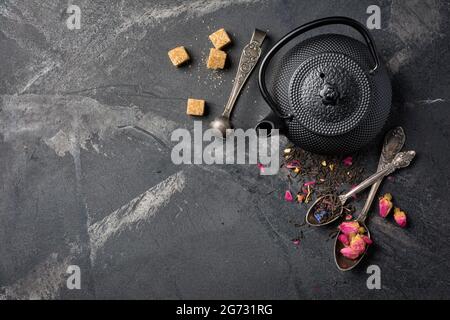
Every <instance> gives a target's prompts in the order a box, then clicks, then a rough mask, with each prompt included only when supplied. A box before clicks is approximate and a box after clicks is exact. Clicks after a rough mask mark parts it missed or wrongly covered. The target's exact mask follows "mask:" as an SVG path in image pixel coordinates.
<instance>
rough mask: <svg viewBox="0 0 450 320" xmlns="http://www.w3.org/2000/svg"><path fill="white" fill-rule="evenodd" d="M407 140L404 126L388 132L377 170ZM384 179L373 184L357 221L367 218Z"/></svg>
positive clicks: (383, 165)
mask: <svg viewBox="0 0 450 320" xmlns="http://www.w3.org/2000/svg"><path fill="white" fill-rule="evenodd" d="M405 140H406V136H405V132H404V131H403V128H402V127H396V128H394V129H392V130H391V131H389V132H388V133H387V134H386V136H385V137H384V143H383V149H382V150H381V156H380V161H379V162H378V168H377V171H379V170H382V169H383V168H384V167H386V166H387V165H388V164H389V163H390V162H391V161H392V160H393V159H394V157H395V155H396V154H397V153H399V152H400V151H401V150H402V148H403V145H404V144H405ZM382 181H383V178H381V179H379V180H378V181H377V182H375V183H374V184H373V185H372V188H371V189H370V192H369V195H368V196H367V199H366V203H365V204H364V207H363V208H362V210H361V213H360V214H359V216H358V218H357V219H356V220H357V221H359V222H364V221H365V220H366V218H367V214H368V213H369V209H370V207H371V206H372V202H373V199H375V195H376V194H377V191H378V188H379V187H380V185H381V182H382Z"/></svg>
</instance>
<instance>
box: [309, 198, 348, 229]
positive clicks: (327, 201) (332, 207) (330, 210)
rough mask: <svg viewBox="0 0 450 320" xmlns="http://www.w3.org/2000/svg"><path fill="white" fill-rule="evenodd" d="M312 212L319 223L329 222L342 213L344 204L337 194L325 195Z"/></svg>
mask: <svg viewBox="0 0 450 320" xmlns="http://www.w3.org/2000/svg"><path fill="white" fill-rule="evenodd" d="M312 212H313V216H314V218H315V219H316V221H317V222H318V223H327V222H328V221H331V220H333V219H334V218H335V217H336V216H338V215H340V214H341V213H342V204H341V202H340V201H339V197H338V196H337V195H329V196H325V197H323V198H322V199H321V200H319V202H317V203H316V204H315V205H314V207H313V208H312Z"/></svg>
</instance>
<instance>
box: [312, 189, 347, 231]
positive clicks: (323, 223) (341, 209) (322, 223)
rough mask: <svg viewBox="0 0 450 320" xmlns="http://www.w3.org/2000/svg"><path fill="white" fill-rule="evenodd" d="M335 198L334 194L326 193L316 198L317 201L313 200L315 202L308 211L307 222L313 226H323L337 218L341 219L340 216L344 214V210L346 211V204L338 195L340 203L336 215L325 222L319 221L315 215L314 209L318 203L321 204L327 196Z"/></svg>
mask: <svg viewBox="0 0 450 320" xmlns="http://www.w3.org/2000/svg"><path fill="white" fill-rule="evenodd" d="M327 197H328V198H333V197H334V196H333V195H331V194H326V195H324V196H321V197H319V198H317V199H316V201H314V202H313V204H312V205H311V206H310V207H309V209H308V211H307V213H306V223H307V224H308V225H310V226H312V227H321V226H326V225H327V224H330V223H333V222H334V221H336V220H337V219H339V217H341V216H342V212H343V211H344V206H343V204H342V202H341V200H340V198H339V197H338V198H337V199H338V201H336V202H339V203H337V204H338V205H339V209H338V210H337V213H335V216H334V217H333V218H331V219H329V220H327V221H325V222H320V221H318V219H317V218H316V217H315V216H314V212H313V209H314V208H315V207H316V206H317V204H319V203H320V202H322V201H323V200H324V199H326V198H327Z"/></svg>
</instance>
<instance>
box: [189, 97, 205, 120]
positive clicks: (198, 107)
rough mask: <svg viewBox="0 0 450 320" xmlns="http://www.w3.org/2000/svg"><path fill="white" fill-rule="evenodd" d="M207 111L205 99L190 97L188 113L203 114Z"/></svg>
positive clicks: (193, 114)
mask: <svg viewBox="0 0 450 320" xmlns="http://www.w3.org/2000/svg"><path fill="white" fill-rule="evenodd" d="M204 113H205V100H198V99H188V102H187V110H186V114H188V115H190V116H202V115H203V114H204Z"/></svg>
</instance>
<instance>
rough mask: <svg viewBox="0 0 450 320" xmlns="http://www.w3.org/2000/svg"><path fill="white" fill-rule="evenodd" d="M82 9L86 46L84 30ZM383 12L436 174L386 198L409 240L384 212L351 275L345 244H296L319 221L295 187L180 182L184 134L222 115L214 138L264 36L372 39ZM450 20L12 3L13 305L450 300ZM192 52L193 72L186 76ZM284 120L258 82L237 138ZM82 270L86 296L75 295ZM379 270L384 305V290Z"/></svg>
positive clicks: (403, 111)
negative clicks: (73, 25)
mask: <svg viewBox="0 0 450 320" xmlns="http://www.w3.org/2000/svg"><path fill="white" fill-rule="evenodd" d="M71 3H73V4H76V5H78V6H79V7H80V8H81V10H82V16H81V29H80V30H68V28H67V27H66V19H67V17H68V15H67V14H66V8H67V7H68V5H69V4H71ZM371 4H377V5H379V6H380V7H381V8H382V13H381V14H382V29H381V30H373V31H372V34H373V36H374V37H375V39H376V43H377V45H378V49H379V52H380V54H381V56H382V58H383V60H384V61H385V63H386V64H387V65H388V67H389V70H390V73H391V75H392V82H393V88H394V101H393V112H392V116H391V118H390V123H389V124H388V126H394V125H402V126H403V127H404V128H405V131H406V133H407V147H408V148H411V149H415V150H417V152H418V157H417V158H416V160H415V163H414V165H413V166H411V167H410V168H407V169H405V170H401V171H400V172H398V173H396V174H395V180H394V181H391V182H389V181H386V182H385V183H384V185H383V188H382V190H381V191H382V192H383V191H389V192H392V193H393V194H394V197H395V200H396V204H397V205H399V206H400V207H402V208H403V209H404V210H406V211H407V212H408V213H409V216H408V217H409V222H410V225H409V227H408V228H407V229H404V230H403V229H400V228H398V227H396V226H395V225H394V224H393V223H392V222H389V221H385V220H383V219H381V218H380V217H378V215H377V214H376V212H374V213H373V214H372V215H371V217H370V219H369V226H370V229H371V231H372V233H373V237H374V239H375V242H376V244H375V245H374V247H373V248H372V249H371V251H370V255H369V257H368V258H367V259H366V261H365V262H364V263H363V264H362V265H361V266H360V268H358V269H356V270H354V271H352V272H350V273H341V272H339V271H338V270H337V269H336V267H335V266H334V262H333V256H332V247H333V243H332V241H326V240H327V238H328V234H329V232H330V231H332V228H329V229H325V230H311V229H306V230H305V231H304V232H305V238H304V239H303V240H302V242H301V244H300V245H299V246H295V245H293V243H292V242H291V239H293V238H295V237H297V236H298V232H299V230H298V228H296V227H295V226H294V224H293V223H292V222H291V221H298V222H300V221H302V220H303V218H304V214H305V210H304V208H303V207H300V206H296V205H293V204H287V203H285V202H284V200H283V192H284V189H285V182H284V181H283V179H282V177H281V176H272V177H260V176H259V175H258V170H257V169H256V168H255V166H204V165H198V166H194V165H192V166H187V165H186V166H184V165H182V166H176V165H173V164H172V162H171V161H170V150H171V147H172V143H171V142H170V133H171V132H172V130H174V129H175V128H180V127H181V128H191V127H192V124H193V120H192V119H191V118H189V117H187V116H186V115H185V103H186V98H187V97H196V98H203V99H206V100H207V101H208V108H209V114H208V116H207V117H206V118H205V121H210V120H211V119H212V118H213V117H214V116H216V115H218V114H219V113H220V112H221V109H222V107H223V105H224V104H225V102H226V100H227V97H228V94H229V91H230V89H231V85H232V79H233V77H234V74H235V71H236V65H237V62H238V59H239V55H240V50H241V49H242V47H243V45H244V44H245V43H247V42H248V40H249V39H250V36H251V33H252V31H253V29H254V28H255V27H258V28H260V29H263V30H267V31H268V33H269V36H270V38H269V39H268V40H267V42H266V43H265V47H264V50H267V49H268V48H269V47H270V46H271V45H272V44H273V43H274V41H276V40H277V39H279V38H280V37H281V36H282V35H283V34H285V33H286V32H288V31H290V30H291V29H292V28H294V27H296V26H298V25H300V24H303V23H306V22H308V21H310V20H312V19H315V18H320V17H325V16H330V15H345V16H349V17H352V18H354V19H357V20H359V21H361V22H363V23H365V21H366V19H367V17H368V15H367V14H366V9H367V7H368V6H369V5H371ZM449 18H450V8H449V3H448V2H447V1H444V0H442V1H438V0H427V1H418V0H414V1H406V0H405V1H398V0H397V1H396V0H391V1H388V0H386V1H375V0H370V1H366V0H363V1H359V0H340V1H312V0H311V1H306V0H305V1H299V0H280V1H262V0H261V1H258V0H237V1H220V0H211V1H205V0H192V1H185V2H181V1H103V0H97V1H93V0H73V1H57V0H55V1H50V0H44V1H42V0H40V1H37V0H36V1H34V0H33V1H14V0H12V1H4V0H2V1H0V136H1V142H0V298H3V299H28V298H37V299H79V298H87V299H93V298H156V299H172V298H173V299H197V298H199V299H203V298H236V299H240V298H248V299H250V298H270V299H283V298H289V299H297V298H308V299H310V298H312V299H316V298H331V299H339V298H345V299H347V298H357V299H358V298H375V299H381V298H388V299H401V298H449V297H450V279H449V272H450V268H449V264H450V263H449V258H450V254H449V252H450V251H449V250H448V243H449V240H450V239H449V236H448V231H449V227H450V218H449V213H450V212H449V209H448V208H449V204H450V203H449V200H448V199H449V196H448V190H449V174H448V170H449V163H450V156H449V154H450V153H449V149H448V145H449V123H450V122H449V121H450V112H449V99H450V90H449V88H450V64H449V62H450V56H449V54H450V50H449V49H450V45H449V43H450V37H449V32H448V30H450V29H449ZM220 27H225V28H226V29H227V30H228V31H229V32H230V33H231V35H232V38H233V41H234V44H233V46H232V47H231V48H230V50H228V51H229V55H230V61H231V65H230V68H229V69H228V70H226V71H223V72H218V73H213V72H210V71H208V70H206V68H205V67H204V59H205V57H206V55H207V52H208V50H209V48H210V47H211V44H210V42H209V40H208V38H207V36H208V34H210V33H211V32H212V31H215V30H216V29H217V28H220ZM339 30H341V29H336V30H334V31H339ZM324 31H326V30H324ZM342 32H344V33H348V32H350V31H348V30H346V29H345V28H344V29H342ZM178 45H185V46H186V47H187V48H188V50H189V51H190V53H191V55H192V57H193V63H192V64H191V65H190V66H188V67H185V68H181V69H175V68H173V67H172V66H171V65H170V62H169V60H168V58H167V51H168V50H169V49H171V48H173V47H175V46H178ZM267 112H268V107H267V106H266V105H265V103H264V102H263V100H262V98H261V97H260V95H259V92H258V89H257V85H256V78H255V75H253V77H252V78H251V79H250V81H249V83H248V86H247V87H246V89H245V91H244V94H243V95H242V97H241V98H240V100H239V103H238V105H237V109H236V111H235V113H234V119H235V124H236V126H237V127H242V128H250V127H253V126H254V124H255V123H256V122H257V121H258V120H259V119H261V118H262V117H263V116H264V115H265V114H266V113H267ZM379 150H380V146H379V140H377V141H375V142H374V143H373V144H372V145H370V146H369V147H367V148H366V149H365V150H364V151H363V152H362V156H361V157H362V159H363V162H364V166H365V167H366V170H367V171H368V172H370V171H373V170H375V167H376V163H377V159H378V155H379ZM70 264H76V265H79V266H80V268H81V272H82V288H81V290H68V289H67V288H66V279H67V276H68V275H67V274H66V268H67V266H68V265H70ZM371 264H376V265H378V266H380V268H381V272H382V289H381V290H368V289H367V288H366V279H367V277H368V275H367V274H366V268H367V266H369V265H371Z"/></svg>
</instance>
